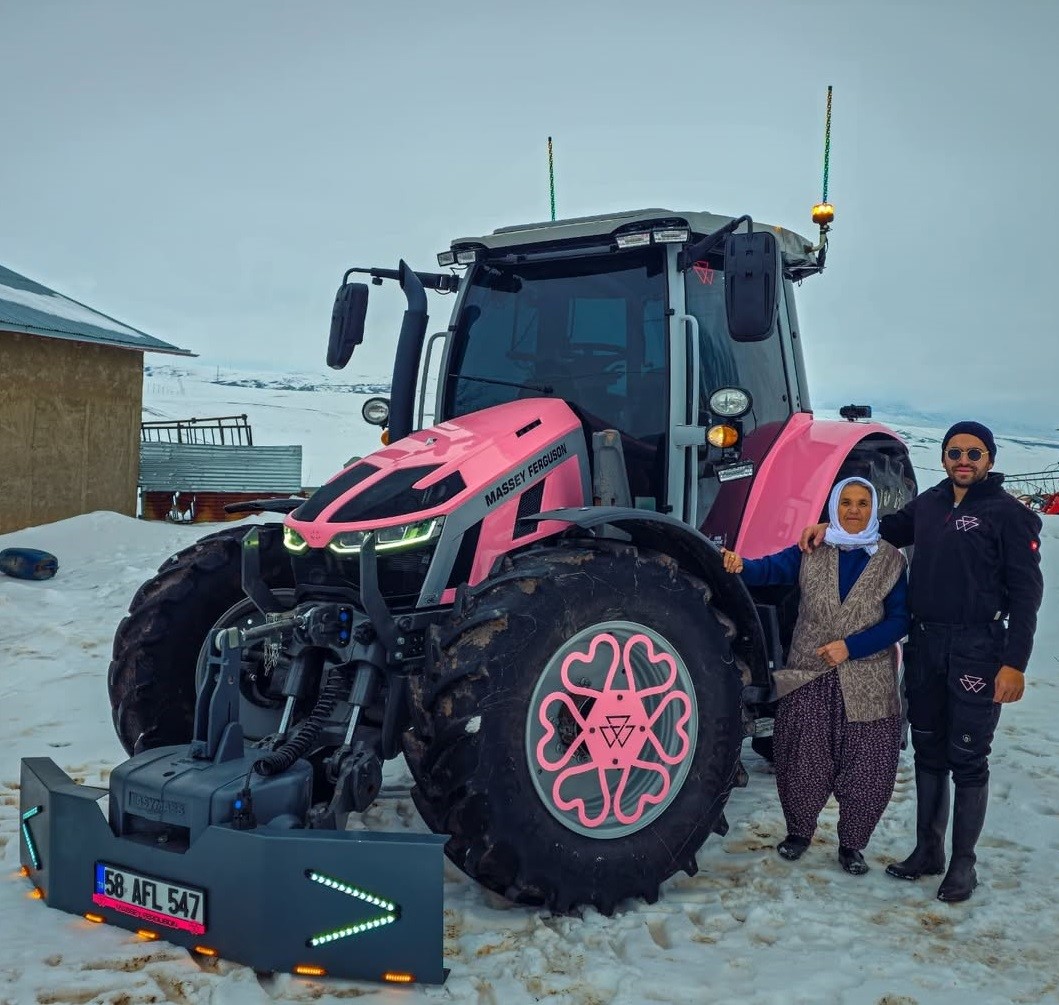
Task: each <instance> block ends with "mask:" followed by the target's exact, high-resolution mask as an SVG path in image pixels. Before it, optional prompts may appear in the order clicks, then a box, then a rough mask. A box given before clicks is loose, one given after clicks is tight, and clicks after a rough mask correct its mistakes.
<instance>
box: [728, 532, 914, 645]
mask: <svg viewBox="0 0 1059 1005" xmlns="http://www.w3.org/2000/svg"><path fill="white" fill-rule="evenodd" d="M870 557H871V556H870V555H869V554H868V553H867V552H866V551H865V550H864V549H863V548H857V549H856V550H855V551H840V552H839V553H838V598H839V600H845V599H846V596H847V595H848V593H849V591H850V590H851V589H853V584H854V583H855V582H856V581H857V580H858V579H859V578H860V574H861V573H862V572H863V571H864V567H865V566H866V565H867V564H868V559H869V558H870ZM801 568H802V553H801V552H800V551H799V550H798V545H796V544H793V545H791V546H790V547H789V548H784V549H783V551H777V552H776V553H775V554H774V555H766V556H765V557H764V558H744V559H743V572H742V577H743V582H744V583H746V585H747V586H795V585H796V584H797V583H798V573H799V572H800V571H801ZM907 600H908V579H907V577H906V576H905V573H903V572H902V573H901V576H900V578H899V579H898V580H897V582H896V583H895V584H894V587H893V589H892V590H891V591H890V592H889V593H888V594H887V595H886V598H885V600H883V619H882V621H880V622H879V623H878V624H877V625H872V626H871V628H865V629H864V631H862V632H855V633H854V634H853V635H850V636H849V638H847V639H845V643H846V648H847V649H848V650H849V658H850V659H851V660H859V659H864V657H865V656H871V655H872V653H878V652H882V650H884V649H886V648H888V647H889V646H892V645H893V644H894V643H895V642H896V641H897V640H898V639H903V638H904V637H905V636H906V635H907V634H908V625H909V619H908V604H907ZM832 641H837V640H832Z"/></svg>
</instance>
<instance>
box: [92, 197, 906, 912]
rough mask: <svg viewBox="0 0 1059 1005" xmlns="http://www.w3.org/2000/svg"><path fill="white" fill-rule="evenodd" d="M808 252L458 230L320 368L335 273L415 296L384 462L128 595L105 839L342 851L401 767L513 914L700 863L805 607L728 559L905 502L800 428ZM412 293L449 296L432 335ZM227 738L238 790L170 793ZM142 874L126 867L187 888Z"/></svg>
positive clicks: (843, 439) (597, 900) (846, 447)
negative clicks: (847, 508)
mask: <svg viewBox="0 0 1059 1005" xmlns="http://www.w3.org/2000/svg"><path fill="white" fill-rule="evenodd" d="M823 256H824V245H823V242H822V241H821V242H820V243H819V244H818V245H816V246H814V245H813V244H812V243H811V242H810V241H808V240H806V239H804V238H802V237H799V236H798V235H797V234H794V233H792V232H790V231H787V230H783V229H781V228H778V227H771V226H767V227H766V226H762V225H760V224H757V225H755V224H754V223H753V222H752V221H751V220H750V218H749V217H746V216H741V217H738V218H735V219H733V218H729V217H720V216H714V215H712V214H709V213H704V212H688V213H682V212H673V211H671V210H662V209H647V210H640V211H635V212H626V213H615V214H613V215H607V216H594V217H585V218H580V219H570V220H560V221H555V222H551V223H540V224H532V225H527V226H516V227H507V228H503V229H501V230H497V231H495V232H493V233H492V234H487V235H484V236H478V237H468V238H461V239H459V240H456V241H453V242H452V245H451V247H450V248H449V249H447V250H445V251H443V252H442V253H441V254H440V255H438V262H439V268H441V269H442V270H447V271H439V272H416V271H413V270H412V269H411V268H409V267H408V266H407V265H406V264H405V263H404V262H401V263H400V267H399V269H396V270H388V269H377V268H373V269H350V270H349V271H348V272H347V273H346V275H345V276H344V278H343V283H342V286H341V287H340V289H339V292H338V296H337V298H336V302H335V307H334V312H333V315H332V327H331V337H330V343H329V347H328V363H329V364H330V365H331V366H332V367H334V368H341V367H343V366H345V364H346V363H347V362H348V361H349V359H350V356H351V353H352V352H353V351H354V349H355V348H356V347H357V346H358V345H359V344H360V343H361V341H362V338H363V333H364V322H365V316H366V308H367V300H368V291H369V287H368V286H367V285H365V284H362V283H354V282H350V277H351V276H353V275H354V274H356V273H367V274H369V275H370V277H371V281H372V283H374V284H375V285H381V284H382V283H383V282H384V281H386V280H396V281H397V282H399V284H400V286H401V289H402V291H403V292H404V295H405V297H406V299H407V310H406V312H405V315H404V319H403V323H402V326H401V331H400V336H399V341H398V345H397V351H396V358H395V362H394V367H393V382H392V392H391V398H390V399H389V401H387V400H386V399H374V400H372V401H370V402H368V403H367V404H366V406H365V418H366V419H368V421H369V422H374V423H376V424H378V425H381V426H385V427H386V431H385V432H384V434H383V442H384V443H385V444H386V445H385V446H384V447H383V448H382V449H380V450H378V451H376V452H375V453H373V454H371V455H370V456H367V457H364V458H361V459H356V460H354V461H353V462H351V463H350V464H349V465H348V466H347V467H346V468H345V469H344V470H342V471H340V472H339V473H338V474H337V475H335V476H334V478H332V479H331V481H329V482H328V483H327V484H326V485H324V486H323V487H321V488H320V489H318V490H317V491H316V492H314V493H313V494H312V495H311V496H310V497H309V498H308V499H289V500H271V501H263V502H262V503H261V504H259V505H258V508H259V509H261V510H268V511H272V512H279V513H284V514H285V516H284V517H283V520H282V522H275V523H263V524H259V525H256V526H254V527H253V528H252V529H251V530H250V531H249V532H248V531H247V529H246V528H245V527H232V528H228V529H225V530H222V531H220V532H219V533H215V534H212V535H210V536H208V537H206V538H204V539H202V540H201V541H199V542H198V543H196V544H194V545H193V546H191V547H190V548H187V549H185V550H184V551H181V552H179V553H178V554H176V555H174V556H172V557H171V558H170V559H169V560H168V561H167V562H166V563H165V564H164V565H163V566H162V567H161V569H160V570H159V572H158V575H157V576H156V577H155V578H154V579H152V580H151V581H150V582H148V583H146V584H145V585H144V586H143V587H141V589H140V590H139V592H138V593H137V594H136V596H135V597H134V598H133V600H132V603H131V606H130V609H129V615H128V617H127V618H125V620H124V621H123V622H122V623H121V626H120V627H119V629H118V631H117V636H116V638H115V642H114V656H113V662H112V663H111V666H110V674H109V690H110V699H111V704H112V708H113V717H114V724H115V727H116V729H117V732H118V735H119V737H120V739H121V742H122V744H123V745H124V747H125V749H126V750H127V751H128V752H129V754H130V755H132V757H131V759H130V761H129V762H127V764H128V765H134V766H135V765H137V764H143V765H145V767H144V768H143V769H142V770H140V772H139V775H138V776H137V772H136V771H126V770H125V766H123V767H122V768H121V769H118V770H117V771H116V772H115V778H114V780H112V782H111V796H110V798H111V808H112V809H111V820H110V823H111V829H112V830H113V831H114V832H115V833H116V834H117V833H119V828H120V827H124V828H125V830H126V831H128V830H129V829H132V830H137V828H138V833H140V834H141V835H149V839H150V841H152V842H155V843H156V846H157V844H158V843H161V844H167V843H168V845H169V847H170V848H173V847H174V846H177V845H179V846H180V847H181V848H184V847H187V842H188V837H187V833H186V831H187V827H186V826H185V825H186V818H187V817H188V816H190V815H191V813H192V810H193V809H194V810H195V812H201V814H202V815H203V820H204V821H205V823H206V824H208V825H209V826H210V827H212V828H213V829H218V828H219V829H221V830H231V831H233V832H234V835H235V838H238V839H240V840H243V841H246V842H248V841H249V839H250V837H251V835H253V834H255V833H266V832H267V829H268V828H273V829H275V828H277V827H283V828H288V829H289V830H290V831H292V832H297V833H305V834H309V833H311V832H320V833H325V832H330V833H334V832H335V831H336V830H337V831H345V830H346V828H347V823H348V822H349V820H350V815H351V814H354V813H359V812H361V811H364V810H366V809H367V808H368V807H369V806H371V805H372V803H373V802H374V801H375V800H376V798H377V797H378V796H379V793H380V787H381V779H382V764H383V762H385V761H386V760H388V759H390V758H394V757H397V756H398V755H401V754H403V755H404V757H405V759H406V761H407V765H408V768H409V770H410V772H411V775H412V777H413V779H414V782H415V785H414V788H413V789H412V793H411V795H412V798H413V800H414V802H415V805H416V807H417V808H418V810H419V812H420V814H421V815H422V817H423V820H424V821H425V822H426V824H427V825H428V826H429V828H430V830H432V831H433V832H435V833H436V834H438V835H445V836H446V837H447V841H446V843H445V846H444V850H445V853H446V854H447V855H448V857H449V858H450V859H451V860H452V861H453V862H454V863H455V864H456V865H457V866H458V867H459V868H460V869H462V870H463V871H464V872H465V873H466V874H467V875H469V876H470V877H472V878H473V879H475V880H477V881H478V882H479V883H481V884H483V885H484V886H486V887H488V888H489V889H490V890H492V891H495V892H496V893H498V894H500V895H502V896H503V897H506V898H508V899H510V900H512V901H515V902H518V903H521V904H527V905H532V906H535V907H542V908H545V909H549V910H552V911H557V912H568V911H571V910H574V909H577V908H579V907H584V906H588V905H592V906H595V907H596V908H597V909H598V910H599V911H601V912H602V913H604V914H610V913H612V912H613V911H614V910H615V908H616V906H617V905H618V904H619V903H620V902H621V901H623V900H625V899H627V898H644V899H645V900H647V901H649V902H653V901H654V900H655V899H656V898H657V897H658V896H659V887H660V886H661V884H662V883H664V882H665V881H666V880H667V879H668V878H669V877H670V876H672V875H674V874H675V873H676V872H677V871H678V870H684V871H685V872H686V873H688V874H689V875H690V874H693V873H694V872H695V871H696V853H697V852H698V851H699V849H700V847H701V846H702V844H703V842H704V841H705V840H706V839H707V837H708V836H709V835H710V834H711V833H721V834H723V833H724V832H725V830H726V829H727V823H726V821H725V816H724V810H725V804H726V802H727V800H728V797H729V794H730V792H731V790H732V787H733V786H735V785H739V784H745V783H746V777H747V776H746V773H745V772H744V770H743V768H742V765H741V763H740V752H741V747H742V744H743V742H744V740H745V739H746V738H748V737H753V736H755V735H760V734H763V733H766V732H767V728H766V727H765V725H764V724H765V723H767V722H768V721H770V717H771V716H772V714H773V710H774V693H773V688H772V676H771V675H772V671H773V669H775V668H778V667H780V666H782V664H783V659H784V650H785V647H786V645H787V644H788V642H789V638H790V632H791V627H792V622H793V615H794V611H795V601H796V598H794V597H792V595H791V594H790V592H789V591H776V590H761V591H755V592H754V593H751V592H748V590H747V589H746V587H744V586H743V584H742V582H741V580H740V579H739V577H737V576H730V575H727V574H726V573H725V572H724V570H723V567H722V562H721V557H720V550H719V548H720V546H721V545H724V546H727V547H730V548H733V549H734V550H736V551H738V552H740V553H741V554H744V555H747V556H759V555H763V554H767V553H769V552H772V551H775V550H778V549H780V548H783V547H785V546H787V545H789V544H791V543H792V542H794V541H795V540H796V539H797V537H798V534H799V532H800V530H801V528H802V527H804V526H805V525H807V524H809V523H812V522H815V521H817V520H818V519H820V517H821V513H822V512H823V511H824V509H825V505H826V499H827V496H828V493H829V490H830V488H831V486H832V485H833V484H834V483H835V481H836V480H837V479H839V478H842V477H846V476H848V475H851V474H859V475H862V476H864V477H867V478H868V479H870V480H871V482H872V483H873V484H874V485H875V486H876V488H877V490H878V493H879V499H880V504H881V509H882V510H883V511H884V512H887V511H891V510H894V509H896V508H899V507H900V506H902V505H903V504H904V503H905V502H906V501H907V500H908V499H909V498H911V496H912V495H914V494H915V492H916V484H915V480H914V474H913V470H912V466H911V463H910V461H909V457H908V454H907V451H906V449H905V447H904V445H903V444H902V443H901V442H900V440H899V439H898V438H897V436H896V435H895V434H894V433H893V432H891V431H890V430H888V429H887V428H885V427H883V426H881V425H877V424H873V423H871V422H867V421H864V419H866V417H867V415H870V409H867V408H864V407H863V406H852V407H850V408H849V409H843V413H844V416H845V418H844V420H836V421H825V420H820V419H816V418H814V416H813V414H812V411H811V408H810V403H809V394H808V388H807V382H806V373H805V365H804V362H803V358H802V348H801V345H802V332H801V328H800V326H799V323H798V317H797V314H796V311H795V299H794V288H795V284H796V283H798V282H800V281H801V280H803V279H805V278H807V277H809V276H811V275H813V274H815V273H817V272H819V271H821V269H822V268H823ZM427 290H430V291H434V292H436V293H440V294H450V295H452V314H451V318H450V320H449V324H448V327H447V328H446V329H445V330H444V331H441V332H438V333H437V334H435V335H433V336H431V337H430V339H429V340H427V338H426V332H427V295H426V291H427ZM435 372H436V373H437V380H436V389H433V390H432V393H431V394H429V395H428V393H427V390H428V387H430V383H431V381H429V380H428V374H433V373H435ZM427 412H432V415H433V423H432V424H431V425H429V426H426V425H424V416H425V414H426V413H427ZM847 420H848V421H847ZM858 420H859V421H858ZM222 688H227V690H226V692H225V693H226V695H227V697H226V698H225V701H227V704H226V705H223V708H222V707H221V706H222V704H223V703H222V701H221V699H219V698H217V694H219V693H220V692H221V690H222ZM211 696H212V698H213V700H212V703H210V704H209V705H207V702H209V701H210V699H211ZM211 715H213V716H216V717H217V722H218V724H217V725H215V726H213V727H209V728H208V723H209V722H212V721H213V720H212V719H210V716H211ZM221 726H224V727H225V729H226V731H225V732H224V736H228V731H230V730H231V729H233V728H234V727H235V726H238V730H239V731H240V733H241V737H240V738H241V740H242V743H243V744H244V746H241V747H238V749H235V748H233V749H232V752H231V754H230V757H231V761H232V764H233V765H235V766H236V767H238V769H239V770H238V771H236V770H235V767H233V768H232V770H231V771H229V772H228V773H227V774H226V775H225V776H224V777H223V778H220V777H218V780H217V781H216V782H212V781H208V780H207V775H208V772H200V773H199V775H197V776H196V782H195V785H196V787H195V788H194V789H193V791H192V795H190V796H188V797H187V799H182V798H181V799H178V798H176V797H175V796H174V797H173V798H172V799H169V798H168V797H167V796H166V792H167V791H169V790H167V789H166V788H165V786H166V784H167V782H166V777H168V778H169V779H170V781H173V779H174V778H175V777H176V776H177V775H181V772H182V771H183V769H179V770H177V769H175V768H173V765H174V764H175V763H176V762H175V761H174V760H173V757H176V756H177V754H179V755H181V756H183V757H184V760H183V761H181V762H180V763H181V764H183V763H186V762H187V754H188V751H189V747H188V744H189V742H190V743H191V747H190V751H191V757H192V758H194V757H195V756H198V757H199V758H200V760H202V751H204V750H206V749H207V748H208V749H209V752H210V753H211V754H212V755H213V757H214V760H215V761H216V760H217V759H218V758H221V753H222V752H223V751H222V748H223V747H224V743H223V742H222V740H221V733H220V728H221ZM211 730H212V732H211ZM225 742H226V741H225ZM211 743H212V747H210V746H209V745H210V744H211ZM174 751H176V752H177V754H173V753H172V752H174ZM196 751H198V754H196ZM159 752H168V753H167V755H166V756H167V757H169V760H164V759H163V761H161V762H160V761H159V760H158V758H160V757H161V754H160V753H159ZM178 760H179V757H178ZM202 763H203V764H208V763H212V762H207V761H205V760H202ZM152 764H155V765H159V768H158V770H157V772H156V774H155V775H154V776H152V775H151V765H152ZM161 767H167V768H169V769H170V770H171V771H175V772H176V774H175V775H174V774H170V775H169V776H166V775H165V772H164V771H161V770H160V769H161ZM119 773H120V774H119ZM237 776H238V777H237ZM244 776H245V777H244ZM135 777H139V779H140V780H139V782H138V784H139V786H140V788H139V789H137V792H138V793H139V795H138V798H137V799H136V800H135V801H133V802H132V803H130V797H129V794H128V792H127V791H124V790H122V787H123V786H124V787H125V788H126V789H127V788H128V787H129V786H132V785H133V781H132V779H134V778H135ZM292 777H293V778H295V781H292V780H291V779H292ZM188 784H189V785H190V783H188ZM115 786H118V788H119V791H118V794H117V795H115ZM123 791H124V794H123ZM172 791H174V792H175V791H177V790H176V789H173V790H172ZM189 791H191V790H189ZM115 803H119V804H121V810H120V811H119V812H118V816H121V817H122V819H121V820H118V821H115V819H114V818H115V810H114V806H115ZM169 803H173V804H181V803H182V804H183V805H182V808H181V806H175V805H169ZM196 807H197V808H196ZM251 807H253V808H251ZM178 811H179V812H178ZM180 813H183V814H184V818H185V819H184V820H183V821H182V820H180V819H179V817H180ZM133 820H139V821H140V822H139V823H138V824H136V825H135V826H134V825H133V823H132V822H131V821H133ZM192 837H193V835H192ZM145 840H146V839H145ZM181 841H182V842H183V844H180V842H181ZM439 841H440V839H439ZM141 843H144V842H143V841H141ZM232 847H237V845H236V844H235V843H234V838H233V845H232ZM243 847H246V848H249V847H250V845H249V844H248V843H247V844H245V845H244V846H243ZM149 853H150V854H155V855H156V859H157V860H156V861H155V860H149V859H146V858H145V859H142V860H140V861H142V862H146V863H147V865H146V867H144V866H141V867H140V872H142V873H144V874H154V875H163V876H165V875H171V874H172V873H171V869H170V871H169V872H167V862H168V863H169V864H170V866H172V865H173V864H174V863H175V857H174V855H173V854H172V852H171V851H169V852H166V853H162V854H159V853H157V852H155V849H154V848H151V849H149ZM144 854H145V855H147V854H148V852H144ZM167 856H168V858H167ZM409 868H411V867H409ZM100 875H101V876H102V875H103V874H100ZM114 875H115V876H116V875H117V873H116V872H115V873H114ZM106 878H112V876H111V874H110V873H107V874H106ZM219 881H220V880H218V882H219ZM100 882H103V879H102V878H101V879H100ZM202 885H203V886H208V885H209V883H208V882H203V883H202ZM214 899H215V900H216V899H217V898H216V897H215V898H214ZM99 902H100V901H97V903H99ZM111 906H112V905H111ZM391 907H392V905H391ZM393 913H394V912H393V911H391V914H393Z"/></svg>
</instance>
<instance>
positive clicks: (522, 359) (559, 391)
mask: <svg viewBox="0 0 1059 1005" xmlns="http://www.w3.org/2000/svg"><path fill="white" fill-rule="evenodd" d="M665 309H666V282H665V258H664V255H663V253H662V251H661V250H660V249H656V248H646V249H643V250H639V251H630V252H625V253H622V254H619V255H607V256H605V257H603V256H601V257H599V258H577V259H560V260H558V261H556V260H552V261H545V262H528V263H520V264H512V265H509V264H501V265H493V264H481V265H479V266H477V268H476V270H475V273H474V275H473V276H472V279H471V284H470V287H469V289H468V291H467V295H466V297H465V299H464V303H463V308H462V310H461V312H460V316H459V319H458V321H457V326H456V333H455V338H454V340H453V347H452V353H451V356H450V366H449V373H448V374H447V375H446V393H445V398H444V400H445V409H444V412H445V414H444V416H443V417H444V418H452V417H454V416H457V415H465V414H467V413H469V412H476V411H478V410H480V409H482V408H488V407H489V406H491V405H498V404H502V403H504V402H508V401H514V400H515V399H517V398H526V397H542V396H543V397H557V398H562V399H564V400H565V401H567V402H568V403H570V405H572V406H573V407H574V410H575V411H576V412H577V413H578V415H579V416H580V417H581V419H582V421H584V422H585V423H586V424H588V425H589V426H591V427H592V428H597V429H606V428H613V429H618V430H619V431H621V432H622V433H624V434H626V435H627V436H630V437H633V438H635V439H637V440H642V441H645V443H646V444H647V445H649V446H651V447H652V448H657V447H658V446H659V445H660V444H661V441H662V439H663V436H664V434H665V431H666V426H667V418H666V417H667V415H668V408H669V405H668V401H669V384H668V376H667V374H668V361H667V342H666V323H665V322H666V319H665Z"/></svg>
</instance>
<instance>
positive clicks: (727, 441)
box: [706, 426, 739, 447]
mask: <svg viewBox="0 0 1059 1005" xmlns="http://www.w3.org/2000/svg"><path fill="white" fill-rule="evenodd" d="M706 440H707V442H708V443H709V444H710V446H712V447H734V446H735V445H736V444H737V443H738V442H739V430H738V429H736V428H734V427H733V426H710V429H709V432H707V434H706Z"/></svg>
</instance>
